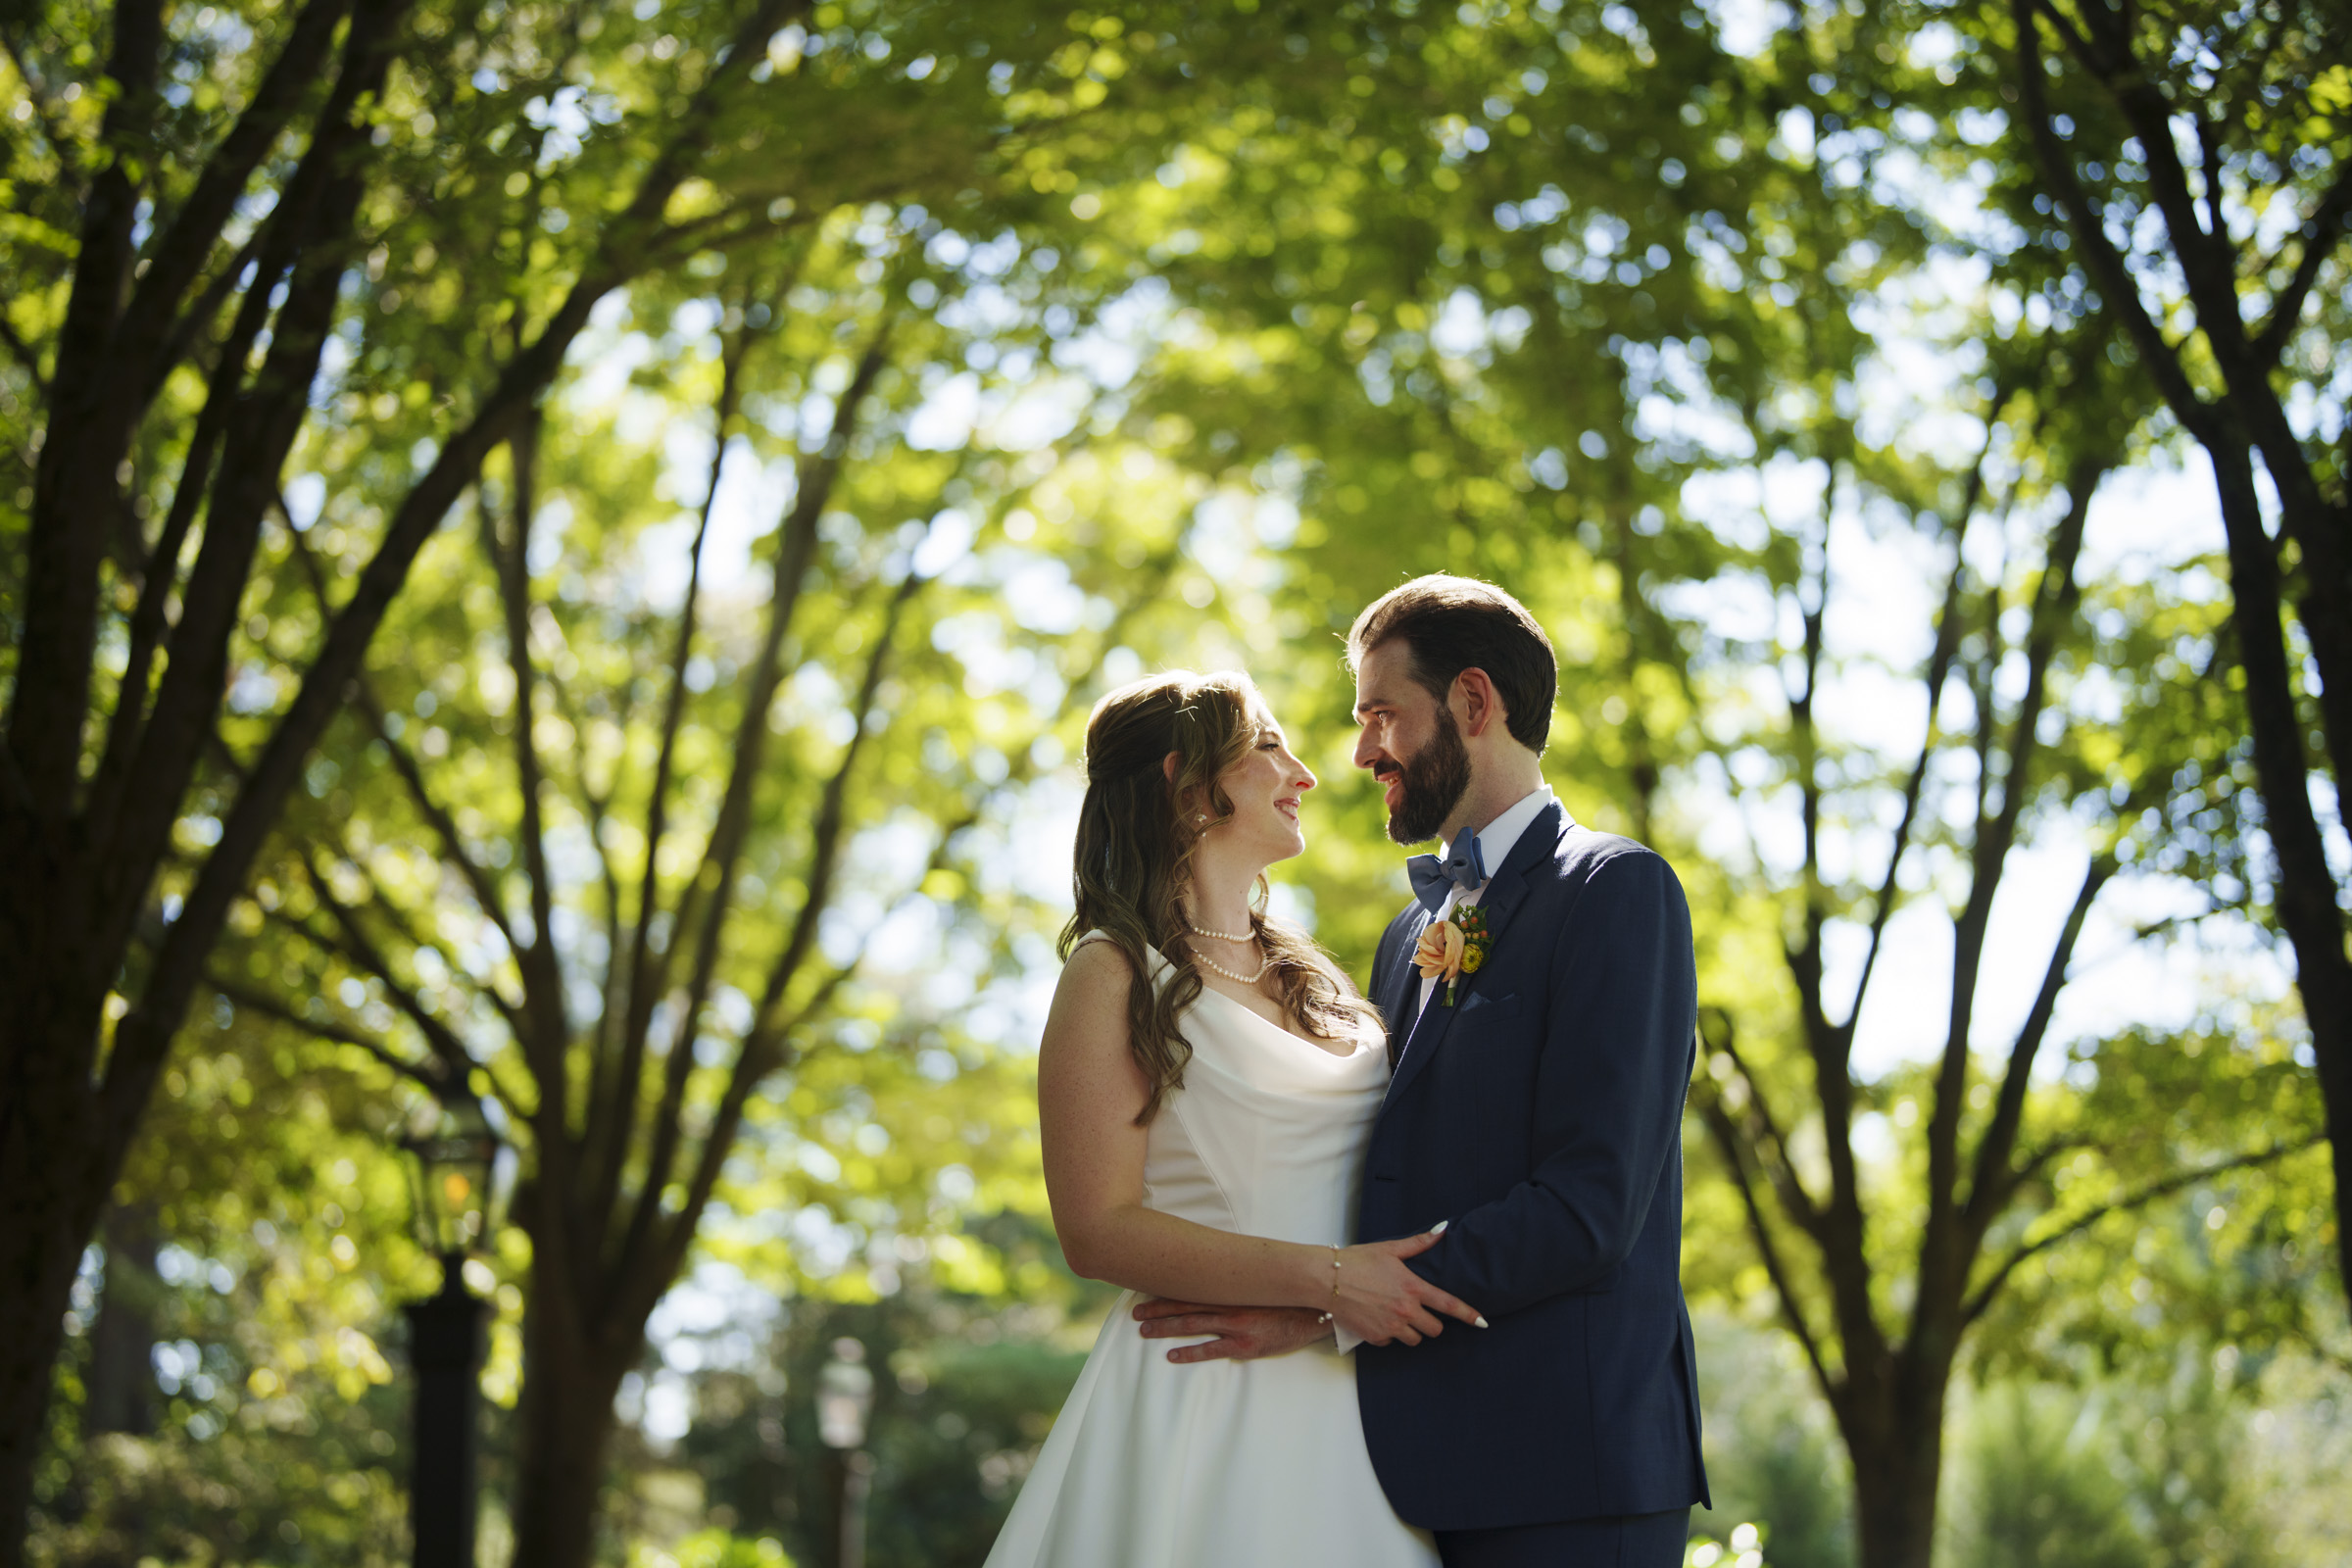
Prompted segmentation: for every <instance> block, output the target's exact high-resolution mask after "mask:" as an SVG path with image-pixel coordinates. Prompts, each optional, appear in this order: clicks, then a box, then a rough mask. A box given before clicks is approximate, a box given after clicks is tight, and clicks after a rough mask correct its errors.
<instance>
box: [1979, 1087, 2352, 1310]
mask: <svg viewBox="0 0 2352 1568" xmlns="http://www.w3.org/2000/svg"><path fill="white" fill-rule="evenodd" d="M2326 1141H2327V1135H2326V1134H2324V1133H2314V1134H2313V1135H2312V1136H2311V1137H2309V1138H2299V1139H2296V1140H2295V1141H2293V1142H2292V1143H2285V1144H2273V1145H2272V1146H2271V1147H2270V1148H2268V1149H2258V1150H2255V1151H2254V1152H2251V1153H2245V1154H2239V1155H2237V1156H2236V1157H2234V1158H2231V1159H2225V1160H2222V1161H2221V1162H2219V1163H2218V1164H2213V1165H2201V1166H2199V1167H2197V1168H2196V1169H2195V1170H2187V1171H2180V1172H2178V1173H2176V1174H2174V1175H2171V1176H2167V1177H2166V1178H2164V1180H2162V1181H2159V1182H2151V1183H2149V1184H2148V1185H2147V1186H2145V1187H2143V1188H2140V1189H2139V1190H2138V1191H2136V1192H2132V1193H2128V1194H2126V1195H2125V1196H2124V1197H2122V1198H2119V1199H2116V1200H2115V1201H2112V1202H2107V1203H2101V1204H2099V1205H2098V1206H2097V1207H2095V1208H2091V1209H2087V1210H2085V1211H2084V1212H2083V1213H2082V1214H2080V1215H2078V1216H2076V1217H2075V1218H2074V1219H2073V1220H2071V1221H2069V1222H2068V1223H2067V1224H2065V1225H2063V1226H2061V1227H2060V1228H2059V1229H2057V1230H2054V1231H2052V1232H2050V1233H2049V1234H2048V1235H2046V1236H2044V1237H2042V1238H2041V1240H2039V1241H2037V1242H2030V1243H2028V1244H2026V1245H2024V1246H2022V1247H2019V1248H2018V1249H2017V1250H2015V1251H2013V1252H2011V1253H2010V1254H2009V1256H2008V1257H2007V1258H2005V1259H2003V1260H2002V1262H2001V1264H2000V1266H1999V1267H1997V1268H1995V1269H1994V1270H1993V1271H1992V1274H1991V1276H1990V1277H1989V1278H1987V1279H1986V1280H1985V1283H1984V1284H1983V1285H1982V1286H1980V1287H1979V1288H1978V1290H1977V1292H1976V1294H1975V1295H1974V1296H1972V1297H1970V1298H1969V1299H1968V1302H1967V1304H1966V1305H1965V1306H1964V1307H1962V1309H1961V1326H1962V1327H1963V1328H1965V1327H1967V1326H1968V1325H1969V1324H1972V1323H1974V1322H1976V1320H1977V1319H1978V1318H1979V1317H1980V1316H1982V1315H1983V1314H1984V1311H1985V1308H1986V1307H1987V1306H1990V1305H1991V1304H1992V1300H1993V1298H1994V1297H1995V1296H1997V1295H1998V1294H1999V1293H2000V1290H2001V1287H2002V1286H2003V1285H2005V1284H2007V1283H2008V1280H2009V1276H2010V1275H2012V1274H2014V1273H2016V1272H2017V1268H2018V1265H2019V1264H2021V1263H2023V1262H2025V1261H2026V1260H2027V1259H2028V1258H2031V1257H2036V1256H2038V1255H2040V1254H2041V1253H2043V1252H2046V1251H2048V1250H2050V1249H2051V1248H2053V1247H2056V1246H2058V1245H2059V1244H2060V1243H2062V1242H2066V1241H2070V1240H2072V1239H2073V1238H2075V1237H2077V1236H2080V1235H2082V1233H2083V1232H2084V1231H2086V1230H2088V1229H2090V1227H2092V1226H2093V1225H2096V1224H2097V1223H2098V1222H2099V1221H2101V1220H2103V1219H2105V1218H2107V1216H2109V1215H2110V1214H2121V1213H2125V1212H2128V1211H2129V1210H2131V1209H2134V1208H2139V1207H2142V1206H2144V1205H2145V1204H2148V1203H2152V1202H2154V1201H2157V1200H2158V1199H2160V1198H2169V1197H2171V1196H2172V1195H2173V1194H2175V1193H2178V1192H2183V1191H2185V1190H2187V1189H2188V1188H2191V1187H2194V1186H2196V1185H2197V1184H2198V1183H2199V1182H2206V1181H2211V1180H2212V1179H2213V1178H2215V1177H2216V1176H2227V1175H2229V1173H2230V1172H2231V1171H2234V1170H2246V1169H2250V1168H2251V1167H2253V1166H2256V1165H2267V1164H2269V1163H2271V1162H2272V1161H2273V1160H2277V1159H2283V1158H2285V1157H2286V1156H2287V1155H2289V1154H2299V1153H2302V1152H2304V1151H2305V1150H2307V1149H2317V1148H2318V1147H2319V1146H2320V1145H2321V1144H2323V1143H2325V1142H2326Z"/></svg>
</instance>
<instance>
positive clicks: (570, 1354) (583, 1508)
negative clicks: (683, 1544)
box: [514, 1261, 645, 1568]
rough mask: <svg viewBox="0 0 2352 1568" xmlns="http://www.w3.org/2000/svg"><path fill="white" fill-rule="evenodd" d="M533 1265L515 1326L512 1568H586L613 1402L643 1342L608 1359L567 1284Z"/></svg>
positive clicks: (591, 1557)
mask: <svg viewBox="0 0 2352 1568" xmlns="http://www.w3.org/2000/svg"><path fill="white" fill-rule="evenodd" d="M558 1272H559V1271H558V1270H555V1269H551V1268H547V1267H545V1266H544V1265H543V1264H541V1263H539V1262H537V1261H534V1263H533V1265H532V1273H533V1275H534V1278H533V1280H532V1283H531V1290H530V1295H529V1301H530V1305H529V1307H528V1308H527V1311H526V1316H525V1318H524V1322H523V1379H522V1389H523V1397H522V1407H521V1409H520V1411H519V1412H517V1414H518V1418H519V1423H520V1428H521V1430H520V1431H519V1432H518V1433H517V1434H516V1438H517V1443H516V1447H517V1449H518V1459H517V1475H516V1478H515V1496H514V1521H515V1561H514V1568H589V1565H590V1564H591V1563H592V1562H594V1561H595V1556H596V1551H595V1547H596V1522H597V1519H598V1517H599V1516H600V1515H601V1514H602V1512H603V1509H602V1508H601V1507H600V1506H599V1503H600V1501H601V1499H602V1494H603V1492H604V1486H605V1464H606V1457H607V1453H608V1450H609V1449H610V1448H611V1446H612V1442H613V1426H614V1419H613V1398H614V1397H615V1396H616V1395H617V1394H618V1393H619V1392H620V1380H621V1377H622V1375H623V1374H624V1373H625V1372H626V1371H627V1370H628V1369H629V1368H630V1367H632V1366H634V1365H636V1363H637V1359H638V1357H639V1355H641V1354H642V1353H643V1348H644V1344H645V1335H644V1331H643V1327H642V1325H640V1327H639V1331H638V1332H637V1333H635V1334H633V1335H629V1336H626V1338H627V1339H628V1340H629V1348H628V1352H627V1353H626V1354H615V1353H613V1351H612V1349H611V1348H609V1347H608V1346H606V1345H603V1344H600V1343H598V1340H599V1336H597V1335H596V1334H594V1333H593V1332H592V1331H591V1330H589V1329H588V1327H587V1326H586V1325H585V1324H584V1323H583V1322H582V1321H581V1317H580V1313H579V1308H578V1304H577V1302H576V1301H574V1300H573V1299H572V1293H571V1290H570V1288H569V1287H570V1284H571V1282H570V1281H569V1280H567V1279H562V1278H558V1277H556V1276H557V1273H558Z"/></svg>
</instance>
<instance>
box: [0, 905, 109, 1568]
mask: <svg viewBox="0 0 2352 1568" xmlns="http://www.w3.org/2000/svg"><path fill="white" fill-rule="evenodd" d="M37 902H38V901H37V900H27V901H25V903H26V906H27V910H26V912H30V910H29V906H31V905H34V904H37ZM18 951H20V952H22V951H24V950H23V949H19V950H18ZM33 969H34V966H33V965H26V967H25V970H23V971H20V973H19V977H18V983H19V984H20V985H22V984H23V983H24V981H25V979H27V978H29V976H30V974H31V973H32V972H33ZM26 989H27V990H30V992H31V994H30V995H26V994H25V991H18V993H17V994H16V995H15V996H11V997H9V998H8V999H7V1001H8V1003H9V1004H11V1005H9V1006H8V1008H7V1011H6V1014H5V1016H4V1017H0V1029H5V1031H6V1034H5V1036H0V1061H5V1062H6V1063H7V1079H8V1081H7V1085H6V1089H7V1093H6V1095H5V1099H4V1100H0V1282H4V1284H5V1288H0V1568H22V1565H23V1563H24V1561H25V1555H24V1553H25V1537H24V1529H25V1520H26V1517H27V1515H28V1513H29V1511H30V1509H31V1506H32V1486H33V1470H34V1466H35V1464H36V1463H37V1462H38V1460H39V1458H40V1454H41V1450H42V1448H43V1447H44V1446H45V1445H46V1443H47V1440H48V1435H49V1397H50V1393H51V1384H52V1377H53V1374H54V1371H55V1368H56V1363H57V1356H58V1351H59V1350H60V1349H61V1348H63V1347H64V1344H65V1337H66V1309H67V1307H68V1306H69V1305H70V1304H71V1302H72V1299H73V1276H74V1274H75V1273H76V1271H77V1270H78V1269H79V1268H80V1266H81V1252H82V1245H83V1242H84V1240H85V1239H86V1238H87V1237H88V1236H89V1235H90V1234H91V1233H92V1232H93V1231H94V1230H95V1229H96V1228H97V1224H98V1216H99V1212H100V1210H101V1209H103V1208H104V1207H105V1204H106V1195H107V1191H108V1189H109V1188H110V1187H111V1185H112V1182H111V1180H110V1178H111V1175H112V1173H113V1170H114V1161H113V1159H112V1158H111V1157H110V1155H109V1152H108V1150H109V1141H108V1140H106V1139H105V1138H104V1137H102V1136H101V1134H100V1131H99V1129H98V1128H97V1127H95V1126H93V1125H90V1118H89V1117H88V1115H87V1114H86V1113H84V1114H73V1113H71V1111H84V1110H85V1107H87V1106H88V1104H89V1103H90V1099H89V1096H88V1095H87V1094H86V1093H85V1094H78V1095H76V1094H59V1093H54V1092H44V1091H45V1090H46V1087H47V1086H46V1083H45V1082H44V1080H53V1079H55V1078H57V1077H60V1076H63V1075H65V1074H69V1073H78V1072H84V1071H86V1070H87V1066H86V1063H87V1059H88V1047H87V1042H88V1040H89V1038H90V1037H91V1035H93V1034H94V1033H95V1032H96V1025H97V1021H98V1020H97V1012H98V1008H97V1006H96V1005H90V1006H88V1007H87V1008H86V1009H85V1008H80V1007H66V1006H62V1005H60V1004H61V1002H63V1001H64V1000H65V999H61V998H59V997H57V996H56V995H55V992H54V991H53V990H51V989H50V988H47V987H39V988H29V987H28V988H26ZM85 1011H86V1012H87V1014H88V1016H87V1017H86V1018H85V1017H82V1016H80V1014H81V1013H83V1012H85ZM35 1105H40V1106H43V1107H45V1108H46V1109H47V1110H49V1111H51V1112H52V1113H54V1112H55V1111H56V1110H58V1109H60V1108H65V1107H71V1111H70V1112H69V1113H68V1114H65V1115H62V1116H55V1115H53V1114H52V1115H45V1116H44V1117H43V1118H41V1119H39V1120H36V1119H35V1118H33V1117H32V1116H31V1115H29V1114H28V1112H29V1111H30V1110H31V1109H32V1107H33V1106H35Z"/></svg>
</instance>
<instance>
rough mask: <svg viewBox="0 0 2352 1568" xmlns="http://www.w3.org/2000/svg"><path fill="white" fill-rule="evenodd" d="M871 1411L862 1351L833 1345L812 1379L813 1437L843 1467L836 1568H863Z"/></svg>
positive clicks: (870, 1379) (844, 1342) (844, 1343)
mask: <svg viewBox="0 0 2352 1568" xmlns="http://www.w3.org/2000/svg"><path fill="white" fill-rule="evenodd" d="M873 1408H874V1374H873V1369H872V1368H871V1367H868V1366H867V1365H866V1364H865V1347H864V1346H862V1345H860V1344H858V1342H857V1341H856V1340H853V1339H847V1338H844V1339H838V1340H835V1341H834V1342H833V1355H832V1358H831V1359H830V1360H828V1361H826V1362H825V1364H824V1367H823V1369H822V1370H821V1371H819V1372H818V1373H817V1375H816V1435H817V1436H818V1437H819V1438H821V1439H822V1440H823V1441H824V1445H825V1446H826V1447H828V1448H831V1449H833V1450H834V1452H835V1454H836V1456H837V1462H838V1463H839V1464H840V1466H841V1489H840V1493H839V1496H840V1522H841V1537H840V1546H839V1548H838V1550H837V1551H836V1554H835V1556H834V1559H833V1560H834V1568H865V1498H866V1494H867V1493H869V1492H870V1491H872V1490H873V1480H874V1461H873V1457H872V1456H871V1455H870V1454H868V1453H867V1452H866V1451H865V1421H866V1417H867V1416H869V1415H871V1414H872V1413H873Z"/></svg>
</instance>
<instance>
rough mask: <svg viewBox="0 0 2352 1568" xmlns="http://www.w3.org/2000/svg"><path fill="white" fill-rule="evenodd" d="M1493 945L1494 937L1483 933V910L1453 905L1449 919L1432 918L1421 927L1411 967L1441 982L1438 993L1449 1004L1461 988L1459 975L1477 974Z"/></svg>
mask: <svg viewBox="0 0 2352 1568" xmlns="http://www.w3.org/2000/svg"><path fill="white" fill-rule="evenodd" d="M1493 945H1494V939H1493V938H1492V937H1490V936H1489V935H1488V934H1487V912H1486V910H1484V909H1482V908H1480V907H1478V906H1477V905H1475V904H1472V905H1467V906H1464V907H1459V908H1456V909H1455V910H1454V911H1453V918H1451V919H1450V920H1433V921H1431V922H1430V923H1429V925H1428V926H1427V927H1425V928H1424V929H1423V930H1422V932H1421V940H1420V942H1419V944H1418V945H1416V946H1415V947H1414V949H1413V967H1414V968H1416V969H1418V970H1420V971H1421V978H1422V979H1424V980H1437V981H1440V982H1443V983H1444V986H1445V990H1444V992H1443V993H1442V994H1443V996H1444V998H1445V1001H1446V1005H1447V1006H1448V1007H1450V1006H1452V1005H1453V999H1454V997H1455V996H1456V995H1457V994H1459V993H1460V991H1461V989H1462V976H1464V975H1466V974H1476V973H1478V966H1479V965H1480V964H1482V963H1484V962H1486V961H1487V949H1488V948H1490V947H1492V946H1493Z"/></svg>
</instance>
